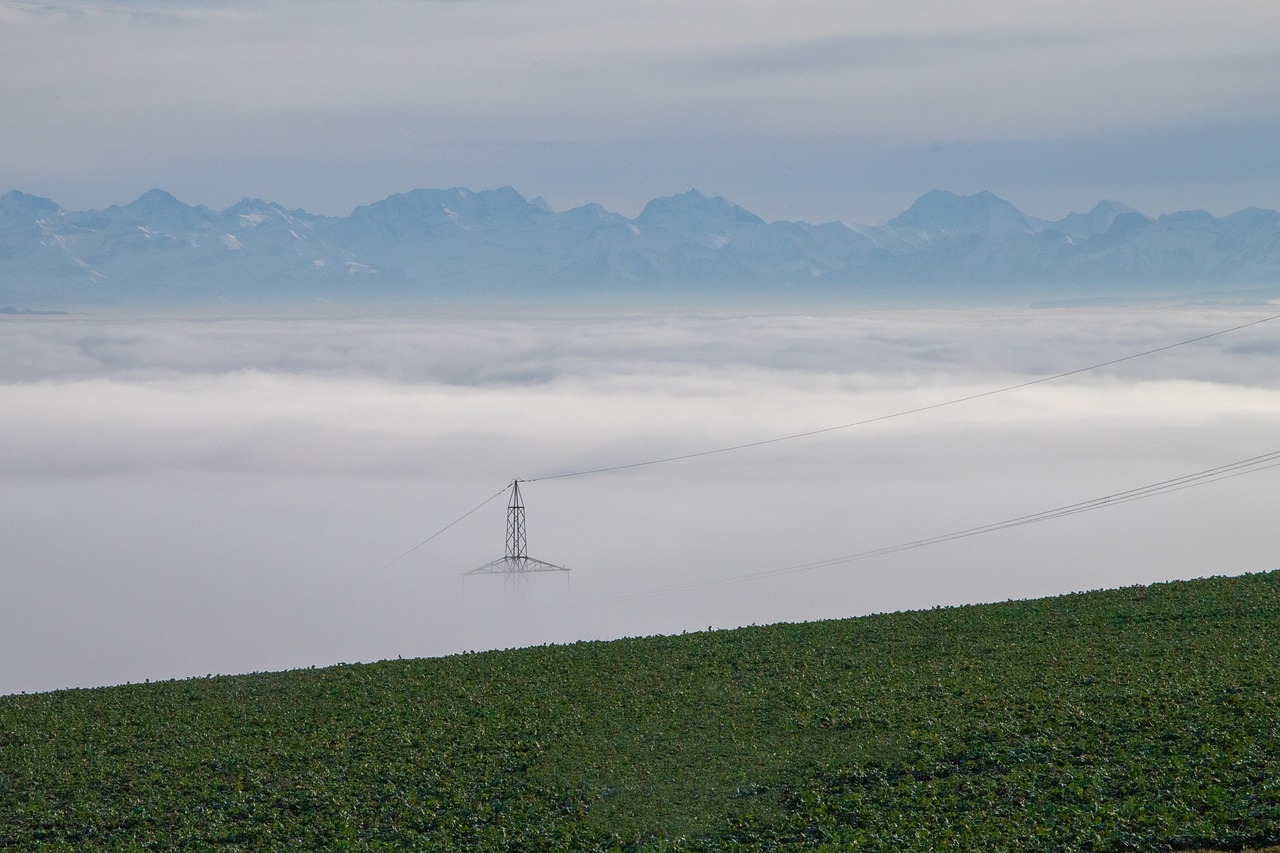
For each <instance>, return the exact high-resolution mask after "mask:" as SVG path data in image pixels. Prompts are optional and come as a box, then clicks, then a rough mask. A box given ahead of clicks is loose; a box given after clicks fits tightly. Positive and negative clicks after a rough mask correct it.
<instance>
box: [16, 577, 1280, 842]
mask: <svg viewBox="0 0 1280 853" xmlns="http://www.w3.org/2000/svg"><path fill="white" fill-rule="evenodd" d="M1277 636H1280V573H1270V574H1262V575H1249V576H1244V577H1238V578H1213V579H1208V580H1201V581H1194V582H1187V583H1171V584H1162V585H1158V586H1152V587H1146V588H1131V589H1123V590H1116V591H1107V592H1095V593H1087V594H1077V595H1070V596H1065V597H1060V598H1052V599H1045V600H1039V601H1027V602H1010V603H1004V604H995V605H983V606H976V607H963V608H954V609H938V610H932V611H926V612H918V613H900V614H890V615H882V616H873V617H867V618H861V619H851V620H844V621H832V622H822V623H812V624H803V625H777V626H771V627H763V628H744V629H741V630H736V631H724V632H715V633H706V634H689V635H684V636H679V637H653V638H646V639H635V640H624V641H619V642H612V643H580V644H576V645H572V646H562V647H547V648H535V649H521V650H512V651H505V652H493V653H486V654H478V655H464V656H458V657H451V658H443V659H435V660H414V661H388V662H384V663H377V664H371V665H361V666H338V667H333V668H329V669H321V670H304V671H296V672H286V673H279V674H258V675H247V676H235V677H219V678H212V679H196V680H188V681H177V682H165V683H157V684H148V685H128V686H121V687H112V688H104V689H95V690H71V691H61V692H56V693H49V694H42V695H32V696H27V695H23V696H7V697H0V839H3V841H4V842H6V843H7V844H8V845H9V846H12V847H15V848H21V847H34V846H48V847H50V848H57V847H60V846H62V847H66V848H73V847H74V848H82V847H86V846H141V847H155V848H168V847H174V846H198V847H204V846H216V845H222V846H227V847H233V848H234V847H239V848H259V847H299V848H315V847H347V848H352V849H370V848H384V849H400V848H418V849H474V848H481V849H484V848H488V849H535V850H536V849H558V848H579V849H581V848H605V849H609V848H624V849H625V848H632V847H639V848H645V849H649V848H653V849H711V848H716V849H719V848H724V847H738V848H740V849H758V848H770V847H779V846H787V847H800V848H805V847H812V848H823V847H831V848H848V849H865V850H882V851H911V850H963V851H975V850H983V851H1000V850H1009V851H1014V850H1017V851H1025V850H1053V851H1071V850H1081V851H1085V850H1087V851H1111V850H1117V851H1118V850H1143V851H1151V850H1170V849H1178V850H1193V849H1201V848H1203V849H1216V850H1225V849H1234V850H1239V849H1240V848H1241V847H1243V846H1258V847H1260V846H1265V845H1268V844H1276V843H1278V842H1280V654H1278V653H1277V642H1276V638H1277Z"/></svg>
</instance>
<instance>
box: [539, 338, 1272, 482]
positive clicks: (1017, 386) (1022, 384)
mask: <svg viewBox="0 0 1280 853" xmlns="http://www.w3.org/2000/svg"><path fill="white" fill-rule="evenodd" d="M1277 319H1280V314H1273V315H1272V316H1270V317H1263V318H1262V319H1259V320H1251V321H1250V322H1248V323H1242V324H1240V325H1239V326H1232V327H1231V328H1229V329H1220V330H1218V331H1216V332H1210V333H1208V334H1205V335H1199V336H1197V337H1194V338H1188V339H1187V340H1185V341H1178V342H1176V343H1172V344H1165V345H1164V346H1159V347H1156V348H1155V349H1149V350H1144V351H1142V352H1137V353H1133V354H1132V355H1126V356H1122V357H1121V358H1113V359H1111V360H1109V361H1101V362H1098V363H1097V364H1090V365H1087V366H1085V367H1077V368H1075V369H1074V370H1067V371H1064V372H1062V373H1055V374H1053V375H1052V376H1042V377H1040V378H1038V379H1029V380H1027V381H1026V382H1018V383H1016V384H1014V385H1006V386H1004V387H1002V388H992V389H990V390H988V391H980V392H978V393H977V394H970V395H968V396H966V397H957V398H955V399H952V400H943V401H941V402H938V403H930V404H929V405H927V406H917V407H916V408H914V409H904V410H902V411H899V412H891V413H889V414H885V415H877V416H875V417H872V418H865V419H864V420H860V421H852V422H850V423H846V424H837V425H836V426H829V427H822V428H820V429H812V430H807V431H805V432H797V433H791V434H790V435H779V436H774V437H773V438H765V439H761V440H759V441H749V442H746V443H745V444H733V445H729V446H727V447H717V448H713V449H710V450H699V451H695V452H693V453H681V454H678V455H676V456H663V457H661V458H658V459H646V460H644V461H641V462H628V463H625V464H622V465H606V466H601V467H599V468H586V469H583V470H580V471H568V472H564V473H560V474H543V475H542V476H540V477H530V478H527V479H525V478H522V479H521V482H522V483H536V482H538V481H540V480H564V479H567V478H569V477H585V476H587V475H589V474H605V473H609V472H612V471H625V470H628V469H630V468H643V467H647V466H650V465H661V464H664V463H667V462H682V461H684V460H687V459H697V458H699V457H702V456H714V455H717V454H720V453H732V452H733V451H736V450H747V449H749V448H752V447H763V446H765V445H768V444H777V443H779V442H783V441H793V440H795V439H799V438H810V437H812V436H815V435H823V434H825V433H829V432H837V431H839V430H846V429H852V428H853V427H860V426H866V425H868V424H874V423H879V422H881V421H887V420H892V419H894V418H902V417H906V416H907V415H917V414H920V413H921V412H928V411H932V410H934V409H941V408H944V407H946V406H955V405H958V404H960V403H968V402H971V401H973V400H980V399H982V398H984V397H991V396H994V395H996V394H1003V393H1005V392H1007V391H1017V390H1018V389H1020V388H1029V387H1031V386H1032V385H1040V384H1042V383H1045V382H1054V381H1056V380H1058V379H1065V378H1067V377H1068V376H1076V375H1077V374H1080V373H1087V372H1089V371H1091V370H1099V369H1101V368H1104V367H1111V366H1112V365H1116V364H1122V363H1124V362H1126V361H1133V360H1134V359H1138V358H1145V357H1146V356H1149V355H1155V354H1156V353H1161V352H1167V351H1168V350H1171V349H1176V348H1178V347H1185V346H1187V345H1189V344H1195V343H1199V342H1201V341H1206V340H1209V339H1210V338H1216V337H1219V336H1221V335H1227V334H1230V333H1232V332H1238V331H1240V330H1242V329H1247V328H1249V327H1251V326H1258V325H1261V324H1262V323H1269V322H1271V321H1272V320H1277Z"/></svg>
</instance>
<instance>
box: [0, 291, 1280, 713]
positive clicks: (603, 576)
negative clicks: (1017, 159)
mask: <svg viewBox="0 0 1280 853" xmlns="http://www.w3.org/2000/svg"><path fill="white" fill-rule="evenodd" d="M1258 316H1259V314H1258V313H1257V312H1256V311H1251V310H1244V309H1240V310H1235V309H1221V308H1219V309H1212V308H1203V309H1199V308H1185V309H1177V310H1175V309H1152V310H1137V309H1126V310H1092V311H1054V312H1034V311H985V310H984V311H976V310H975V311H946V312H884V313H875V312H872V313H866V314H859V315H841V316H827V317H809V316H785V315H761V314H749V315H738V316H733V315H691V316H674V315H673V316H645V317H622V318H616V317H594V318H593V317H578V318H545V319H529V318H524V319H501V318H480V319H449V318H424V319H416V320H415V319H395V320H341V319H332V320H315V319H312V320H275V321H267V320H254V319H243V320H210V321H179V320H164V319H155V320H125V319H118V320H96V319H83V318H48V319H46V318H29V319H27V318H23V319H16V318H14V319H9V320H5V321H4V324H5V329H4V331H5V336H4V340H5V348H6V351H5V355H6V357H5V359H3V362H2V363H3V365H4V366H3V370H4V374H3V377H2V381H0V473H2V474H3V476H0V519H3V520H2V521H0V566H3V568H2V569H0V626H2V627H0V649H3V651H2V652H0V672H2V673H4V676H3V681H0V691H14V690H24V689H25V690H31V689H45V688H49V687H56V686H68V685H90V684H100V683H109V682H113V681H122V680H126V679H133V680H141V679H142V678H153V679H154V678H159V677H173V676H181V675H191V674H204V673H205V672H236V671H251V670H258V669H272V668H280V667H286V666H304V665H311V664H323V663H331V662H335V661H339V660H355V659H376V658H382V657H394V656H396V655H405V656H411V655H423V654H442V653H448V652H452V651H459V650H464V649H468V648H489V647H502V646H508V645H517V644H528V643H540V642H548V641H557V642H559V641H570V640H574V639H584V638H600V637H612V636H620V635H627V634H638V633H654V632H664V631H680V630H689V629H697V628H705V627H706V626H707V625H708V624H714V625H717V626H729V625H736V624H747V623H751V622H757V623H759V622H770V621H779V620H790V619H812V618H822V617H834V616H849V615H856V614H859V613H866V612H872V611H877V610H889V609H898V608H902V607H927V606H932V605H934V604H947V603H957V602H964V601H978V600H993V599H1002V598H1008V597H1021V596H1027V595H1040V594H1050V593H1054V592H1063V591H1068V590H1072V589H1079V588H1089V587H1098V586H1114V585H1118V584H1125V583H1136V582H1143V581H1151V580H1158V579H1164V578H1172V577H1183V576H1194V575H1203V574H1211V573H1223V572H1238V571H1246V570H1258V569H1265V568H1271V567H1272V566H1273V565H1274V562H1275V559H1274V551H1273V550H1272V549H1270V547H1269V545H1268V541H1267V540H1268V538H1269V537H1267V536H1266V535H1265V532H1268V531H1269V530H1270V528H1271V526H1273V524H1272V520H1271V519H1270V517H1269V516H1270V513H1269V511H1268V508H1269V507H1271V506H1272V505H1273V503H1274V502H1272V501H1270V500H1269V497H1268V496H1269V494H1270V492H1271V491H1272V490H1273V486H1274V482H1273V480H1270V479H1268V478H1269V476H1270V475H1268V474H1267V473H1261V474H1257V475H1254V476H1251V477H1242V478H1239V479H1237V480H1230V481H1224V482H1223V483H1219V484H1215V485H1212V486H1206V487H1204V488H1203V489H1193V490H1188V491H1185V492H1180V493H1177V494H1176V495H1170V496H1166V497H1162V498H1159V499H1155V500H1151V501H1146V502H1142V503H1136V504H1129V505H1125V506H1124V507H1118V508H1116V509H1113V510H1106V511H1102V512H1098V513H1092V514H1090V515H1088V516H1081V517H1078V518H1071V519H1063V520H1060V521H1056V522H1053V523H1051V524H1045V525H1039V526H1036V527H1034V528H1026V529H1018V530H1013V531H1006V532H1004V533H1001V534H995V535H992V536H990V537H983V538H979V539H974V540H967V541H963V542H955V543H950V544H948V545H944V546H939V547H938V548H936V549H928V550H924V551H919V552H912V553H909V554H902V555H896V556H894V557H889V558H885V559H883V560H878V561H872V562H868V563H860V564H856V565H850V566H842V567H833V568H829V569H823V570H820V571H815V572H809V573H805V574H802V575H797V576H792V577H788V578H783V579H772V580H765V581H758V582H752V583H744V584H738V585H732V586H728V587H723V588H718V589H715V590H707V591H699V592H689V593H684V594H681V595H675V596H667V597H659V598H651V599H640V600H636V601H629V602H622V603H615V604H600V603H598V602H599V601H600V600H601V599H606V598H610V597H614V596H618V595H624V594H629V593H634V592H644V591H647V590H652V589H655V588H659V587H663V586H668V585H684V584H688V583H691V582H696V581H698V580H714V579H719V578H732V577H734V576H737V575H741V574H745V573H749V572H754V571H761V570H767V569H773V568H779V567H781V566H786V565H792V564H795V563H799V562H805V561H808V560H815V559H823V558H827V557H832V556H837V555H839V554H846V553H853V552H856V551H860V550H865V549H867V548H875V547H882V546H887V545H895V544H898V543H900V542H906V541H912V540H913V539H918V538H921V537H925V536H932V535H936V534H940V533H947V532H950V531H952V530H958V529H963V528H965V527H969V526H973V525H977V524H985V523H990V522H993V521H1000V520H1003V519H1005V518H1011V517H1015V516H1018V515H1021V514H1025V513H1027V512H1035V511H1038V510H1042V509H1048V508H1051V507H1055V506H1060V505H1063V504H1066V503H1071V502H1073V501H1078V500H1087V499H1090V498H1094V497H1097V496H1099V495H1103V494H1108V493H1111V492H1114V491H1119V490H1122V489H1126V488H1131V487H1134V486H1140V485H1144V484H1146V483H1150V482H1156V481H1159V480H1163V479H1167V478H1168V477H1171V476H1178V475H1181V474H1185V473H1189V472H1192V471H1196V470H1201V469H1203V468H1207V467H1210V466H1213V465H1217V464H1221V463H1224V462H1229V461H1232V460H1234V459H1237V458H1244V457H1245V456H1249V455H1252V454H1254V453H1262V452H1267V451H1270V450H1275V449H1276V448H1275V446H1274V437H1275V434H1276V431H1275V427H1276V424H1277V421H1278V420H1280V380H1278V379H1277V377H1276V375H1275V371H1274V365H1273V364H1272V362H1273V360H1274V359H1273V358H1272V356H1273V352H1272V350H1273V349H1274V347H1273V345H1272V344H1271V341H1272V340H1273V339H1274V330H1272V329H1271V328H1270V327H1269V326H1267V325H1265V324H1264V325H1262V326H1258V327H1254V328H1253V329H1250V330H1247V331H1243V332H1240V333H1236V334H1235V335H1231V336H1224V337H1222V338H1217V339H1213V340H1211V341H1206V342H1203V343H1201V344H1196V345H1193V346H1189V347H1184V348H1181V349H1176V350H1171V351H1168V352H1166V353H1164V354H1162V355H1161V356H1159V357H1154V358H1151V359H1146V360H1140V361H1134V362H1129V363H1126V364H1125V365H1122V366H1117V367H1115V368H1111V369H1108V370H1105V371H1100V372H1098V373H1096V374H1085V375H1082V376H1079V377H1073V378H1071V379H1069V380H1064V381H1062V382H1058V383H1049V384H1044V385H1039V386H1035V387H1033V388H1028V389H1024V390H1022V391H1018V392H1011V393H1009V394H1005V395H1000V396H996V397H991V398H987V399H984V400H979V401H974V402H972V403H966V404H963V405H958V406H953V407H948V408H945V409H939V410H934V411H931V412H927V413H922V414H920V415H916V416H912V417H909V418H901V419H897V420H891V421H884V422H880V423H876V424H871V425H868V426H866V427H860V428H857V429H852V430H848V431H843V432H835V433H829V434H826V435H822V436H818V437H814V438H811V439H806V440H803V441H795V442H783V443H779V444H773V445H768V446H765V447H760V448H756V449H754V450H749V451H743V452H739V453H730V454H722V455H715V456H707V457H701V458H698V459H692V460H689V461H687V462H683V463H679V464H674V463H673V464H670V465H662V466H653V467H643V468H637V469H632V470H628V471H620V472H615V473H611V474H600V475H595V476H590V477H581V478H568V479H562V480H542V481H539V482H533V483H529V484H527V486H526V488H525V498H526V501H527V503H528V506H529V510H528V512H529V522H528V523H529V537H530V538H529V542H530V552H531V554H533V555H534V556H537V557H539V558H541V559H546V560H550V561H552V562H556V563H561V564H565V565H569V566H570V567H572V568H573V569H575V571H574V572H573V573H572V575H571V577H570V578H568V579H565V578H563V577H554V578H552V577H547V578H535V579H533V581H531V583H530V584H529V586H528V588H527V589H526V590H525V591H524V592H523V593H518V594H517V593H516V592H513V591H506V592H504V590H503V588H502V584H501V582H500V581H497V580H496V579H493V578H470V579H466V580H465V581H464V580H463V578H462V577H461V576H460V573H461V572H463V571H465V570H466V569H469V568H472V567H474V566H477V565H479V564H481V563H483V562H486V561H488V560H490V559H493V558H494V557H497V556H500V554H501V550H502V533H503V525H504V509H503V503H504V501H505V498H500V499H497V500H494V501H492V502H490V503H489V504H487V505H486V506H485V507H484V508H483V509H482V510H481V511H479V512H477V513H475V514H474V515H472V516H470V517H468V518H467V520H466V521H464V522H463V523H460V524H458V525H457V526H456V527H454V528H452V529H451V530H450V531H449V532H448V533H447V534H445V535H443V536H440V537H438V538H437V539H435V540H433V541H432V542H431V543H430V544H429V545H428V546H426V547H423V548H421V549H418V550H415V551H413V552H412V553H411V554H409V555H408V556H407V557H405V558H404V559H402V560H399V561H397V562H395V563H393V564H392V565H390V566H388V565H387V564H388V563H389V562H390V561H392V560H393V559H394V558H395V557H397V556H398V555H400V554H403V553H405V552H406V551H407V550H408V549H409V548H411V547H412V546H413V545H414V544H415V543H418V542H420V541H422V540H423V539H425V538H426V537H427V536H429V535H430V534H431V533H433V532H435V531H436V530H439V529H440V528H442V527H444V526H445V525H446V524H448V523H449V522H451V521H453V520H454V519H456V518H458V517H459V516H460V515H461V514H463V513H464V512H466V511H467V510H469V509H471V508H473V507H475V506H476V505H477V504H479V503H480V502H481V501H483V500H485V499H486V498H488V497H490V496H492V495H493V494H494V493H495V492H496V491H497V490H498V489H500V488H501V487H502V486H503V485H504V484H505V483H506V482H508V481H509V480H510V478H512V477H516V476H519V477H538V476H543V475H551V474H558V473H566V472H571V471H575V470H579V469H582V468H590V467H596V466H600V465H612V464H624V463H628V462H634V461H642V460H645V459H650V458H656V457H660V456H667V455H673V454H679V453H687V452H696V451H699V450H704V449H709V448H715V447H721V446H725V445H730V444H737V443H742V442H747V441H753V440H758V439H761V438H768V437H771V436H775V435H780V434H784V433H789V432H796V431H802V430H806V429H813V428H820V427H824V426H830V425H833V424H837V423H842V422H849V421H853V420H859V419H863V418H867V417H873V416H876V415H881V414H885V413H889V412H893V411H899V410H903V409H906V408H912V407H916V406H920V405H927V404H929V403H933V402H938V401H940V400H946V399H953V398H956V397H960V396H965V395H968V394H971V393H975V392H978V391H982V390H987V389H989V388H992V387H1000V386H1003V385H1007V384H1012V383H1014V382H1018V381H1025V380H1026V379H1028V378H1033V377H1035V376H1038V375H1043V374H1045V373H1052V372H1057V371H1061V370H1066V369H1071V368H1074V367H1079V366H1081V365H1083V364H1089V363H1096V362H1097V361H1101V360H1105V359H1107V358H1113V357H1117V356H1121V355H1126V354H1129V353H1131V352H1135V351H1138V350H1142V349H1147V348H1151V347H1153V346H1159V345H1162V344H1167V343H1170V342H1172V341H1175V340H1182V339H1187V338H1190V337H1193V336H1195V335H1198V334H1203V333H1205V332H1207V331H1213V330H1216V329H1221V328H1226V327H1229V326H1232V325H1236V324H1238V323H1240V322H1244V321H1247V320H1248V319H1253V318H1257V317H1258Z"/></svg>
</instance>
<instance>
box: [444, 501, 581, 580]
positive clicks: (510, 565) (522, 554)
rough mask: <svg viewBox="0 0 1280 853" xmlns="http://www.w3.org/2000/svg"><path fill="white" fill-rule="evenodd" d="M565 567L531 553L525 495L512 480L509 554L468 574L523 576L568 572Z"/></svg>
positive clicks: (508, 531)
mask: <svg viewBox="0 0 1280 853" xmlns="http://www.w3.org/2000/svg"><path fill="white" fill-rule="evenodd" d="M567 571H569V569H566V568H565V567H564V566H557V565H556V564H555V563H547V562H544V561H543V560H537V559H534V558H533V557H530V556H529V545H528V542H527V540H526V538H525V532H524V498H522V497H521V496H520V481H519V480H512V481H511V500H510V502H509V503H508V504H507V553H506V554H505V555H504V556H502V557H499V558H498V559H496V560H492V561H490V562H488V563H485V564H484V565H483V566H480V567H479V568H475V569H472V570H471V571H469V572H466V574H468V575H506V576H507V577H508V578H511V577H523V576H525V575H527V574H530V573H532V572H567Z"/></svg>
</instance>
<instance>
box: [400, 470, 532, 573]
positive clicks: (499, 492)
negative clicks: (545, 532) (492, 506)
mask: <svg viewBox="0 0 1280 853" xmlns="http://www.w3.org/2000/svg"><path fill="white" fill-rule="evenodd" d="M512 485H513V484H512V483H508V484H507V485H505V486H503V487H502V488H501V489H499V490H498V491H497V492H495V493H494V494H492V495H490V496H489V497H487V498H485V499H484V500H482V501H481V502H480V503H478V504H476V505H475V506H473V507H472V508H471V509H469V510H467V511H466V512H464V513H463V514H462V515H460V516H458V517H457V518H455V519H454V520H453V521H451V522H449V523H448V524H446V525H445V526H444V527H441V528H440V529H439V530H437V531H436V532H435V533H432V534H431V535H430V536H428V537H427V538H426V539H423V540H422V541H421V542H419V543H418V544H417V545H414V546H413V547H412V548H410V549H409V550H408V551H405V552H404V553H403V554H401V555H400V556H399V557H396V558H395V559H394V560H392V561H391V562H389V563H387V564H386V565H384V566H382V568H380V569H378V571H380V572H382V571H386V570H387V569H389V568H391V567H392V566H394V565H395V564H396V563H398V562H400V561H401V560H403V559H404V558H405V557H407V556H409V555H410V554H412V553H413V552H414V551H416V550H418V549H419V548H421V547H422V546H423V545H426V544H427V543H428V542H430V541H431V540H432V539H435V538H436V537H437V536H439V535H440V534H441V533H444V532H445V531H446V530H448V529H449V528H450V527H453V526H454V525H455V524H457V523H458V522H460V521H462V520H463V519H465V518H466V517H467V516H469V515H471V514H472V513H474V512H478V511H479V510H480V509H481V508H482V507H484V506H486V505H487V504H488V503H489V502H490V501H493V500H494V499H496V498H497V497H499V496H500V495H502V494H505V493H506V491H507V489H509V488H511V486H512Z"/></svg>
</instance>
